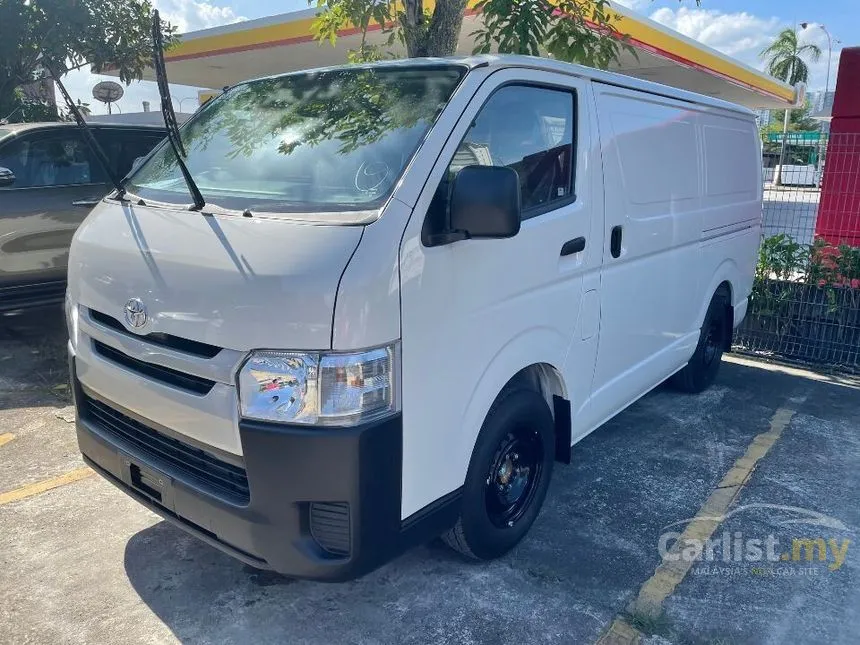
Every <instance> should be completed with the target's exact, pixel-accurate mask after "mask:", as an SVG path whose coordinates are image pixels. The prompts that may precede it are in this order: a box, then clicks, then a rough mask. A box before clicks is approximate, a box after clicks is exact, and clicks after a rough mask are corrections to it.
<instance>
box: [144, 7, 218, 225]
mask: <svg viewBox="0 0 860 645" xmlns="http://www.w3.org/2000/svg"><path fill="white" fill-rule="evenodd" d="M152 63H153V67H154V68H155V80H156V81H157V83H158V94H159V96H160V97H161V116H162V117H163V118H164V127H165V128H166V129H167V140H168V141H169V142H170V147H171V148H172V149H173V154H174V155H175V156H176V165H178V166H179V171H180V172H181V173H182V178H183V179H184V180H185V185H186V186H188V192H189V193H190V194H191V199H193V200H194V206H193V208H192V210H198V211H199V210H201V209H202V208H203V207H204V206H206V200H205V199H203V195H202V194H201V192H200V189H199V188H198V187H197V184H196V183H195V182H194V178H193V177H192V176H191V173H190V172H188V166H186V165H185V159H184V157H185V147H184V146H183V145H182V137H181V136H180V134H179V125H178V124H177V122H176V113H175V112H174V111H173V101H171V99H170V87H169V86H168V84H167V68H166V66H165V64H164V38H163V37H162V35H161V17H160V16H159V15H158V9H156V10H155V11H153V12H152Z"/></svg>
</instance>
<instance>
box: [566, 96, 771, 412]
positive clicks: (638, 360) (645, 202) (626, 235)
mask: <svg viewBox="0 0 860 645" xmlns="http://www.w3.org/2000/svg"><path fill="white" fill-rule="evenodd" d="M594 88H595V96H596V102H597V114H598V119H599V127H600V138H601V144H602V150H603V175H604V182H605V185H606V187H607V189H606V207H605V208H606V215H605V226H606V230H605V237H604V239H605V242H606V244H605V248H604V260H603V262H604V266H603V275H602V281H601V331H600V350H599V352H598V360H597V368H596V372H595V378H594V392H593V395H592V396H593V402H592V403H593V407H592V408H591V410H590V411H589V414H588V416H587V418H586V419H583V420H582V425H584V426H585V427H596V426H597V425H599V424H600V423H602V422H603V421H604V420H605V419H607V418H609V417H610V416H612V415H614V414H616V413H617V412H618V411H619V410H620V409H623V407H619V406H626V405H629V403H631V402H632V401H635V400H636V399H637V398H638V397H640V396H641V395H642V394H644V393H645V392H647V391H648V389H650V388H651V387H653V386H654V385H656V384H658V383H660V382H661V381H663V380H664V379H665V378H667V377H668V376H670V375H671V374H673V373H674V372H676V371H677V370H678V369H680V368H681V367H683V366H684V365H685V364H686V362H687V361H688V360H689V358H690V356H692V354H693V352H694V351H695V347H696V343H697V341H698V332H699V329H700V327H701V325H702V321H703V320H704V316H705V311H706V310H707V307H708V304H709V303H710V300H711V297H712V296H713V294H714V291H715V290H716V288H717V287H718V286H719V284H720V283H721V282H723V281H727V282H729V284H730V285H732V287H733V288H732V292H733V295H732V297H733V298H737V300H738V301H741V300H743V299H744V298H746V297H747V295H748V293H749V290H750V288H751V284H752V275H753V268H754V261H755V245H757V244H758V239H759V235H760V219H761V187H760V186H761V184H760V175H761V170H760V168H758V164H757V163H756V159H757V156H756V150H755V148H756V143H755V142H756V136H757V130H756V127H755V120H754V119H753V117H752V116H750V115H745V114H740V113H736V112H727V111H725V110H721V109H719V108H715V107H710V106H703V105H694V104H690V103H688V102H685V101H679V100H675V99H671V98H667V97H660V96H653V95H649V94H645V93H643V92H638V91H635V90H630V89H624V88H619V87H616V86H607V85H604V84H602V83H594ZM722 137H725V139H726V140H728V141H729V144H728V145H726V143H725V141H724V140H723V138H722ZM739 157H744V160H743V161H740V162H737V158H739ZM747 157H749V159H748V158H747ZM736 162H737V163H736ZM616 186H617V187H619V188H620V190H612V189H610V187H616ZM616 226H621V227H622V231H623V243H622V245H621V252H620V256H619V257H617V258H616V257H613V255H612V249H611V248H610V239H611V231H612V229H613V227H616ZM739 231H743V232H745V234H746V235H748V237H749V240H748V242H746V243H741V244H738V243H737V240H738V239H740V238H738V237H736V234H737V233H738V232H739ZM724 238H726V241H720V240H723V239H724ZM744 239H746V238H744ZM714 240H716V241H714ZM753 240H754V242H753ZM751 244H752V246H751ZM704 245H707V247H706V248H707V252H706V251H705V246H704ZM715 248H716V250H715ZM720 253H724V254H723V255H720ZM726 254H728V256H729V257H728V258H727V257H726ZM724 260H727V261H725V262H724ZM734 261H736V262H737V264H736V265H734V264H733V262H734ZM741 271H744V272H745V273H744V274H743V275H742V274H741ZM631 321H633V322H632V324H631ZM649 383H650V386H649V385H648V384H649Z"/></svg>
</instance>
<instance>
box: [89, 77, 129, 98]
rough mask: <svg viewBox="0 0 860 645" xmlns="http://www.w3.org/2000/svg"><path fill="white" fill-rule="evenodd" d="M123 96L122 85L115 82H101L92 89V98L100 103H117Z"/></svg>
mask: <svg viewBox="0 0 860 645" xmlns="http://www.w3.org/2000/svg"><path fill="white" fill-rule="evenodd" d="M123 94H124V92H123V89H122V85H120V84H119V83H117V82H115V81H101V82H99V83H96V85H95V87H93V98H94V99H95V100H96V101H101V102H102V103H114V102H115V101H119V100H120V99H121V98H122V95H123Z"/></svg>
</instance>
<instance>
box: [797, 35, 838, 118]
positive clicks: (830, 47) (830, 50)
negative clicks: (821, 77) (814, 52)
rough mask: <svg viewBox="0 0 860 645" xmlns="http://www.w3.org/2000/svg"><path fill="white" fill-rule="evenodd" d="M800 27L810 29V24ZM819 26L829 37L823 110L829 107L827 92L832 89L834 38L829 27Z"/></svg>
mask: <svg viewBox="0 0 860 645" xmlns="http://www.w3.org/2000/svg"><path fill="white" fill-rule="evenodd" d="M800 26H801V27H802V28H803V29H806V28H808V27H809V23H808V22H802V23H800ZM818 26H819V27H820V28H821V31H823V32H824V34H825V35H826V36H827V76H826V79H827V80H825V81H824V104H823V105H822V106H821V107H822V108H826V107H827V92H828V90H829V89H830V62H831V60H832V59H833V38H831V37H830V32H829V31H827V27H825V26H824V25H818Z"/></svg>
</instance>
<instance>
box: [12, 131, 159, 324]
mask: <svg viewBox="0 0 860 645" xmlns="http://www.w3.org/2000/svg"><path fill="white" fill-rule="evenodd" d="M90 127H91V129H92V131H93V133H94V134H95V137H96V139H97V141H98V142H99V143H100V144H101V146H102V148H103V149H104V150H105V152H106V153H107V155H108V157H109V160H110V164H111V166H112V167H113V169H114V170H115V172H116V174H117V175H118V176H120V177H122V176H123V175H125V174H126V173H127V172H128V171H129V170H131V166H132V163H133V161H134V160H135V159H136V158H137V157H141V156H144V155H146V154H148V153H149V152H150V150H152V148H153V147H155V145H156V144H157V143H158V142H159V141H161V139H163V138H164V128H163V127H153V126H135V127H129V126H118V125H108V124H101V123H100V124H97V125H92V126H90ZM109 189H110V184H109V181H108V178H107V177H106V176H105V173H104V171H103V169H102V167H101V165H100V164H99V163H98V161H97V160H96V158H95V157H94V155H93V153H92V151H91V150H90V149H89V147H88V145H87V143H86V140H85V139H84V137H83V134H82V132H81V130H80V128H79V127H78V126H77V125H76V124H73V123H29V124H20V125H19V124H15V125H0V311H10V310H17V309H23V308H27V307H33V306H41V305H49V304H57V303H62V302H63V294H64V293H65V290H66V266H67V262H68V257H69V245H70V244H71V241H72V236H73V235H74V232H75V230H76V229H77V227H78V225H79V224H80V223H81V222H82V221H83V219H84V217H86V215H87V213H88V212H89V211H90V209H91V208H92V207H93V206H94V205H95V204H96V203H98V200H99V199H101V198H102V197H103V196H104V195H105V194H106V193H107V192H108V190H109Z"/></svg>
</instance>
